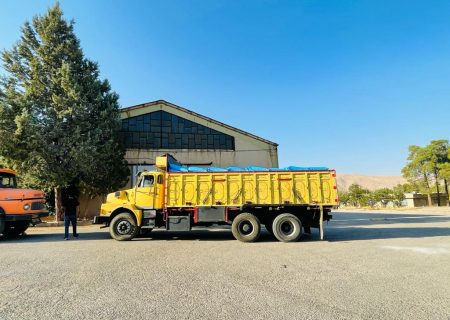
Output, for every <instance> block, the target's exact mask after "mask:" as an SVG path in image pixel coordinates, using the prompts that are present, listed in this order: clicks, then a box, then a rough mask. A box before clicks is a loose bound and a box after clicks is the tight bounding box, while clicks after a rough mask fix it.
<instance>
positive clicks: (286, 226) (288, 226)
mask: <svg viewBox="0 0 450 320" xmlns="http://www.w3.org/2000/svg"><path fill="white" fill-rule="evenodd" d="M279 230H280V232H281V233H282V234H283V236H290V235H292V234H293V233H294V232H295V225H294V223H292V221H283V222H281V224H280V227H279Z"/></svg>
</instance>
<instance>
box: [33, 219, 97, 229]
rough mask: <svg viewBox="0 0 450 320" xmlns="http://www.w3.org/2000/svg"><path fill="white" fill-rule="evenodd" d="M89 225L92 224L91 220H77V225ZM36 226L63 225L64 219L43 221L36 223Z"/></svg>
mask: <svg viewBox="0 0 450 320" xmlns="http://www.w3.org/2000/svg"><path fill="white" fill-rule="evenodd" d="M90 225H92V221H91V220H81V221H77V226H90ZM36 227H39V228H42V227H64V221H59V222H47V221H43V222H42V223H38V224H36Z"/></svg>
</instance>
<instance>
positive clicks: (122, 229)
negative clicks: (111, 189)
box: [109, 212, 139, 241]
mask: <svg viewBox="0 0 450 320" xmlns="http://www.w3.org/2000/svg"><path fill="white" fill-rule="evenodd" d="M138 233H139V227H138V226H137V223H136V221H135V220H134V218H133V216H132V215H131V214H129V213H128V212H124V213H119V214H118V215H117V216H115V217H114V218H113V219H112V221H111V224H110V225H109V234H110V235H111V237H112V238H113V239H115V240H118V241H127V240H131V239H133V238H134V237H136V236H137V235H138Z"/></svg>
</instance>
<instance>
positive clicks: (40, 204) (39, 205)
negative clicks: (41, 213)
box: [31, 202, 44, 210]
mask: <svg viewBox="0 0 450 320" xmlns="http://www.w3.org/2000/svg"><path fill="white" fill-rule="evenodd" d="M41 209H44V203H43V202H33V203H32V204H31V210H41Z"/></svg>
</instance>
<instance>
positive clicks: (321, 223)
mask: <svg viewBox="0 0 450 320" xmlns="http://www.w3.org/2000/svg"><path fill="white" fill-rule="evenodd" d="M319 232H320V240H323V206H320V220H319Z"/></svg>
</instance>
